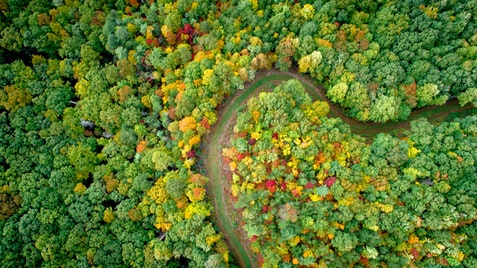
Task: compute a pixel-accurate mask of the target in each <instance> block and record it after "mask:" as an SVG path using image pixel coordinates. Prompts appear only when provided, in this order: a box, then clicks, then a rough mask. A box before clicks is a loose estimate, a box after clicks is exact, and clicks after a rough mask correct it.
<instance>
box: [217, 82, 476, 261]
mask: <svg viewBox="0 0 477 268" xmlns="http://www.w3.org/2000/svg"><path fill="white" fill-rule="evenodd" d="M326 113H327V105H326V104H325V103H322V102H320V101H316V102H312V101H311V99H310V98H309V97H308V95H306V94H305V92H304V89H303V87H302V86H301V84H300V83H299V82H298V81H294V80H290V81H288V82H285V83H283V84H281V85H280V86H279V87H277V88H275V89H274V91H273V92H271V93H261V94H260V95H259V96H258V97H257V98H252V99H250V100H249V101H248V104H247V110H246V111H243V112H242V113H240V114H239V115H238V118H237V125H236V126H235V129H234V132H235V133H234V136H233V138H232V140H231V146H230V147H229V148H225V149H224V158H225V161H226V162H227V163H228V165H229V167H230V173H229V176H228V179H229V183H230V184H231V187H230V189H231V192H230V194H231V196H232V197H233V198H234V199H235V207H236V208H237V209H239V211H240V213H241V218H242V220H243V223H244V225H243V229H244V230H245V231H246V232H247V235H248V238H249V239H250V241H251V242H252V244H251V247H252V249H253V250H254V251H256V252H257V253H259V254H260V255H261V256H262V258H263V265H264V267H276V266H277V265H279V266H280V267H289V266H290V265H291V264H295V265H313V264H315V265H316V264H319V265H322V266H323V267H352V266H353V265H356V266H366V267H378V266H380V265H382V264H383V263H385V264H386V265H387V267H411V266H419V267H433V265H443V266H446V265H451V266H458V265H464V266H465V267H475V265H477V251H476V247H475V246H476V244H475V243H476V242H477V222H475V220H476V219H477V207H476V201H477V191H476V190H477V187H476V182H477V176H476V174H477V170H476V165H475V161H476V160H477V152H476V151H475V148H477V118H476V117H467V118H464V119H459V120H456V121H452V122H450V123H443V124H441V125H440V126H438V127H436V126H433V125H431V124H429V123H428V122H427V121H426V120H424V119H423V120H419V121H415V122H413V123H412V126H411V131H410V135H409V137H407V138H405V139H402V140H400V139H397V138H393V137H391V136H389V135H387V134H379V135H378V136H377V137H376V138H375V140H374V141H373V142H372V143H371V144H370V145H367V144H366V143H365V142H364V139H363V138H361V137H359V136H356V135H354V134H351V133H350V131H349V127H348V126H347V125H344V124H343V123H342V122H341V120H340V119H330V118H327V117H325V114H326ZM358 264H360V265H358ZM320 267H321V266H320Z"/></svg>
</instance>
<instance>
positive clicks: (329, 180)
mask: <svg viewBox="0 0 477 268" xmlns="http://www.w3.org/2000/svg"><path fill="white" fill-rule="evenodd" d="M335 182H336V178H335V177H329V178H327V179H326V180H325V184H326V186H328V188H329V187H331V186H332V185H333V184H335Z"/></svg>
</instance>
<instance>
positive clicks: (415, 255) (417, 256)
mask: <svg viewBox="0 0 477 268" xmlns="http://www.w3.org/2000/svg"><path fill="white" fill-rule="evenodd" d="M411 255H412V256H413V257H414V259H417V258H419V251H417V249H415V248H412V249H411Z"/></svg>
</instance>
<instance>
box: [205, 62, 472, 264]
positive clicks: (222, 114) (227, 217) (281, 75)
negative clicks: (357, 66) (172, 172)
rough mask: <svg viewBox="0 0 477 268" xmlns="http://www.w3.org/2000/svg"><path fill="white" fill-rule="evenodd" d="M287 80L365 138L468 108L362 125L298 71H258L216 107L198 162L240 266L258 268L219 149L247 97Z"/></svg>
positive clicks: (423, 112) (436, 110)
mask: <svg viewBox="0 0 477 268" xmlns="http://www.w3.org/2000/svg"><path fill="white" fill-rule="evenodd" d="M289 79H297V80H300V81H301V82H302V83H303V85H304V86H305V90H306V92H307V93H308V94H309V95H310V96H311V97H312V99H314V100H323V101H326V102H327V103H328V104H329V106H330V113H329V115H330V116H331V117H339V118H341V119H342V120H343V121H344V122H345V123H347V124H348V125H350V128H351V131H352V132H353V133H355V134H360V135H363V136H366V137H372V136H373V135H375V134H377V133H381V132H390V131H393V130H396V129H402V128H408V127H409V123H410V121H412V120H416V119H418V118H420V117H426V118H428V117H441V116H445V115H448V114H450V113H453V112H461V111H465V110H469V109H470V108H471V106H464V107H460V106H459V105H458V103H457V100H452V101H449V102H448V103H446V104H445V105H444V106H440V107H435V106H431V107H426V108H423V109H418V110H415V111H413V112H412V113H411V115H410V116H409V119H408V120H406V121H404V122H390V123H384V124H380V123H363V122H360V121H357V120H355V119H352V118H350V117H347V116H346V115H345V114H344V111H343V110H342V109H341V108H339V107H338V106H336V105H335V104H334V103H332V102H331V101H330V100H329V99H328V98H326V96H325V91H324V89H323V87H322V86H320V85H318V84H316V83H314V82H313V80H312V79H311V78H309V77H306V76H303V75H301V74H299V73H297V72H280V71H277V70H268V71H264V72H260V73H259V74H258V75H257V77H256V78H255V80H254V81H253V82H250V83H246V85H245V89H244V90H241V91H237V92H236V93H235V94H234V95H233V96H231V97H229V98H228V99H226V100H225V101H224V104H223V106H221V107H220V108H219V112H218V115H217V117H218V120H217V123H216V124H214V125H213V127H212V128H211V132H210V134H209V135H207V136H206V137H205V140H204V142H203V143H202V147H203V148H202V149H203V153H202V156H201V160H202V161H201V162H203V163H204V166H205V169H206V173H207V176H208V178H209V182H208V183H207V194H208V196H209V197H210V200H211V202H212V205H213V206H214V215H213V216H214V219H215V222H216V223H217V225H218V227H219V228H220V230H221V232H222V233H223V234H224V238H225V241H226V242H227V244H228V246H229V249H230V250H231V253H232V255H233V256H234V258H235V260H236V261H237V262H238V264H239V265H240V266H241V267H258V264H257V262H256V257H257V256H256V254H254V253H253V252H252V251H251V250H250V244H249V241H248V239H247V236H246V234H245V232H244V231H243V230H242V228H241V227H240V226H238V222H239V218H240V216H239V215H238V213H237V211H236V210H235V209H234V208H233V204H232V201H231V200H230V196H229V190H228V188H229V187H230V185H229V182H228V181H227V180H226V172H225V169H224V167H223V163H222V148H224V147H226V146H227V145H228V143H229V137H230V134H231V133H232V128H233V126H234V124H235V121H236V115H237V111H238V110H239V108H240V107H243V105H245V104H246V102H247V100H248V99H249V98H250V97H252V96H254V95H257V94H258V93H259V92H261V91H268V90H271V89H272V88H273V86H275V85H278V84H280V83H281V82H283V81H286V80H289Z"/></svg>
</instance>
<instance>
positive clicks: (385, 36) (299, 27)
mask: <svg viewBox="0 0 477 268" xmlns="http://www.w3.org/2000/svg"><path fill="white" fill-rule="evenodd" d="M295 2H296V3H295ZM476 8H477V4H476V3H475V1H440V2H436V3H432V4H430V3H428V2H427V1H410V0H409V1H391V2H386V1H378V2H375V1H354V0H350V1H338V0H333V1H301V3H299V2H298V1H294V3H290V2H289V1H284V2H280V1H256V0H250V1H209V0H205V1H192V0H178V1H163V0H159V1H155V0H144V1H138V0H125V1H123V0H117V1H116V0H86V1H77V0H53V1H40V0H33V1H17V0H0V202H1V206H0V230H1V231H2V239H1V240H0V259H1V260H2V262H1V266H3V267H24V266H25V267H38V266H44V267H86V266H98V267H101V266H102V267H120V266H127V267H129V266H133V267H143V266H159V267H161V266H168V267H175V266H184V265H189V266H192V267H221V266H227V265H228V264H229V263H230V262H232V261H229V253H228V249H227V247H226V244H225V242H224V240H223V238H222V236H221V235H220V234H219V233H218V231H217V230H216V228H215V226H214V225H213V223H212V221H211V218H210V214H211V210H212V206H211V205H210V202H209V201H208V200H207V198H206V190H205V186H204V185H205V183H206V181H207V178H206V177H204V176H203V175H201V174H199V172H198V168H197V163H196V162H197V158H198V156H199V155H200V153H201V152H200V150H199V145H200V143H201V140H202V138H203V136H204V135H205V134H206V133H207V131H208V129H209V128H210V126H211V125H212V124H214V123H215V122H216V121H217V115H216V110H217V107H218V105H219V104H221V103H222V102H223V100H224V98H225V97H226V96H228V95H230V94H232V93H234V92H235V91H236V90H237V89H241V88H242V87H243V83H244V81H248V80H252V79H253V78H254V77H255V74H256V73H257V71H259V70H260V69H263V68H272V67H276V68H279V69H288V68H291V67H294V68H298V70H299V71H300V72H304V73H309V74H310V75H311V76H313V77H314V78H316V79H317V80H318V81H321V82H323V83H324V84H325V86H326V88H327V89H328V95H329V97H330V98H331V99H332V100H333V101H335V102H337V103H339V104H341V105H342V106H343V107H345V108H346V109H348V112H349V114H350V115H352V116H354V117H357V118H359V119H361V120H372V121H387V120H394V119H402V118H405V117H406V116H407V114H408V113H409V111H410V109H411V108H413V107H421V106H425V105H429V104H440V103H443V102H444V101H445V100H446V99H448V98H450V97H458V98H459V100H460V102H461V103H462V104H465V103H474V105H475V104H476V103H477V90H476V88H475V81H476V73H477V66H476V57H477V53H476V51H477V49H476V47H477V35H476V34H475V32H476V29H475V28H476V21H475V12H476ZM289 93H290V94H291V92H289ZM296 94H301V93H299V92H298V93H296ZM293 96H294V95H293ZM303 98H304V100H303V101H305V102H306V100H305V99H306V97H303ZM289 104H290V103H289V102H286V103H283V105H289ZM289 109H293V107H292V106H291V107H289ZM325 111H326V107H325V106H323V105H322V104H320V103H317V104H314V105H311V106H310V107H309V111H308V112H307V113H309V115H308V116H310V118H311V119H310V120H311V121H310V122H311V123H310V125H309V126H307V127H308V129H310V130H311V129H313V128H314V127H316V125H319V124H323V125H327V126H328V127H329V128H330V129H335V127H339V129H341V130H342V131H343V133H338V132H336V131H335V132H333V134H332V135H331V134H330V135H328V136H329V139H330V140H333V141H336V142H339V143H341V142H345V141H348V140H349V141H350V142H351V140H353V139H355V140H356V141H355V143H356V146H358V145H359V146H362V140H361V139H360V138H357V137H351V136H350V135H348V134H347V132H346V131H347V130H346V127H345V126H343V125H342V124H340V123H338V122H336V121H333V120H331V121H329V122H328V121H327V120H325V119H323V122H322V123H321V121H322V119H319V120H318V119H317V118H322V116H323V115H324V114H325ZM313 118H314V119H313ZM278 119H279V118H264V119H263V120H269V122H271V123H273V122H274V120H278ZM313 120H315V121H313ZM469 120H472V119H466V120H463V121H462V122H456V123H453V124H454V125H444V126H441V127H439V128H435V127H433V126H431V125H428V124H425V123H423V122H420V123H417V124H416V126H418V127H421V128H424V129H425V130H426V131H427V132H425V133H428V134H429V135H428V136H420V135H418V134H417V132H416V134H415V135H416V137H415V138H413V136H412V135H411V136H410V139H409V140H410V141H413V142H415V145H414V146H415V148H418V149H420V150H421V151H422V152H425V150H426V149H425V148H427V147H426V146H431V147H432V146H437V145H435V141H434V140H432V139H436V138H437V137H438V136H437V135H436V134H435V133H437V132H439V131H440V132H442V135H441V136H439V137H441V138H445V139H446V141H447V140H450V139H452V140H453V141H455V146H456V147H455V148H458V147H457V146H468V147H469V148H472V146H474V143H473V138H472V137H475V130H473V129H472V127H471V126H470V125H471V123H472V122H470V121H469ZM455 124H457V125H455ZM457 126H459V127H460V128H457ZM284 127H285V126H284ZM448 129H457V130H455V131H456V132H455V134H452V135H454V136H452V135H451V134H446V133H448ZM431 130H432V131H431ZM428 131H431V132H428ZM449 131H450V130H449ZM453 131H454V130H453ZM440 132H439V133H440ZM449 133H454V132H452V131H451V132H449ZM459 133H460V134H459ZM335 134H336V136H334V135H335ZM309 135H312V133H309ZM465 135H467V136H465ZM450 136H452V138H449V137H450ZM421 137H422V138H421ZM425 137H428V138H425ZM467 137H469V138H468V139H467ZM311 138H313V137H312V136H310V139H311ZM315 138H316V137H315ZM464 138H465V139H464ZM341 139H343V141H341ZM380 139H381V140H380ZM383 139H384V140H383ZM388 139H391V138H389V137H387V136H382V137H378V139H377V141H376V142H375V143H376V144H378V143H377V142H379V141H381V142H382V143H383V144H387V140H388ZM429 140H431V141H432V142H429ZM395 142H396V143H398V144H404V143H402V142H397V141H395ZM408 144H411V143H410V142H408ZM242 145H243V144H242ZM402 146H404V145H402ZM419 146H420V147H419ZM421 147H422V148H421ZM431 147H429V148H431ZM370 148H374V147H370ZM378 148H379V147H376V149H375V151H373V150H374V149H373V150H371V149H369V150H370V151H369V159H375V160H373V161H375V162H376V163H379V164H382V163H381V162H382V161H381V160H380V159H384V155H385V153H382V152H381V151H380V150H379V149H378ZM385 148H388V147H385ZM403 148H404V147H403ZM432 148H434V147H432ZM459 148H460V147H459ZM474 148H475V146H474ZM392 149H393V148H388V149H387V150H392ZM403 150H404V149H403ZM429 150H430V149H429ZM432 150H434V149H432ZM435 150H440V149H435ZM442 150H444V149H442ZM449 150H451V149H449ZM452 150H453V151H451V152H450V153H448V152H445V153H444V154H437V153H436V152H434V151H429V152H428V153H426V154H424V153H422V155H427V157H428V158H429V159H431V160H432V161H444V162H443V163H447V165H446V166H449V170H452V172H454V173H455V174H454V173H452V172H450V171H449V172H447V171H446V172H444V171H441V173H442V174H447V173H449V183H448V184H449V185H450V186H451V188H450V189H452V190H450V192H452V191H457V190H454V189H456V186H455V185H456V183H455V182H454V181H453V180H457V179H455V178H463V175H462V174H461V173H463V172H464V173H465V174H471V172H472V165H473V162H472V160H469V159H471V158H470V155H472V152H470V151H469V150H467V151H468V153H467V155H462V154H461V153H460V151H459V150H457V149H454V147H453V148H452ZM461 150H464V149H461ZM464 151H465V150H464ZM317 152H318V151H317ZM441 155H442V156H441ZM373 157H374V158H373ZM396 157H398V160H389V161H391V162H392V163H394V162H393V161H398V163H400V161H401V162H402V161H404V162H405V163H408V164H409V165H410V163H411V162H407V161H408V160H407V159H406V160H402V159H401V157H403V156H402V155H401V154H399V153H397V156H396ZM438 157H439V158H438ZM448 158H449V159H448ZM330 159H332V158H330ZM399 159H401V160H399ZM413 159H421V158H419V157H415V158H413ZM435 159H440V160H435ZM456 159H457V160H459V159H462V161H461V162H459V161H458V163H459V165H461V166H462V168H461V169H460V171H459V170H455V168H454V166H453V165H454V164H453V163H454V162H455V161H456ZM342 161H347V160H346V159H345V160H342ZM363 161H364V160H363ZM370 161H371V160H370ZM386 161H387V160H386ZM409 161H410V160H409ZM413 161H414V160H413ZM420 161H422V162H424V163H426V164H428V165H430V163H432V161H427V158H426V159H421V160H420ZM446 161H447V162H446ZM452 161H454V162H452ZM373 163H374V162H373ZM462 163H463V164H462ZM373 165H374V164H373ZM376 165H378V164H376ZM416 165H417V164H416ZM442 166H444V164H435V166H430V167H429V168H428V169H426V170H427V171H428V172H429V174H431V175H432V176H434V175H433V174H435V173H436V171H435V170H434V169H438V168H441V167H442ZM464 167H465V168H464ZM380 168H381V167H380ZM380 168H378V169H377V170H381V169H380ZM394 168H396V166H394ZM409 168H410V169H409V171H413V172H414V169H412V168H413V166H410V167H409ZM415 169H417V168H415ZM391 170H394V169H392V168H391ZM427 171H426V172H427ZM373 172H378V171H373ZM379 172H381V171H379ZM379 172H378V173H376V174H377V175H370V176H371V177H372V178H374V179H377V178H380V177H384V176H385V175H383V174H381V173H379ZM396 172H398V171H396ZM399 172H401V171H399ZM399 172H398V173H397V174H401V173H399ZM402 172H404V171H402ZM422 172H424V171H422ZM459 172H460V173H459ZM372 174H375V173H372ZM384 174H387V173H384ZM403 174H405V173H403ZM419 174H421V173H418V174H417V175H415V176H416V179H419V178H421V177H422V176H424V175H419ZM424 174H427V173H424ZM451 174H454V175H451ZM431 175H429V176H431ZM396 176H397V175H396ZM399 176H401V175H399ZM402 176H404V175H402ZM409 176H411V178H412V175H409ZM420 176H421V177H420ZM429 176H428V177H429ZM452 176H454V177H452ZM468 177H469V178H474V177H472V176H471V175H468ZM451 178H452V180H451ZM388 180H389V181H390V182H389V183H390V185H391V182H392V181H393V180H392V179H391V178H389V179H388ZM409 180H411V179H409ZM470 181H471V179H469V182H467V183H470ZM436 183H437V182H436ZM411 184H412V183H411ZM297 185H298V184H297ZM337 185H338V184H337ZM471 186H472V184H471V183H470V186H468V187H467V188H472V187H471ZM400 187H401V186H400ZM403 187H404V186H403ZM399 189H401V188H399ZM403 189H404V188H403ZM419 189H421V188H419ZM431 189H433V188H431ZM388 190H389V189H388ZM403 191H404V190H403ZM392 193H393V192H392V191H390V190H389V191H388V194H389V195H391V194H392ZM426 193H427V192H426ZM439 194H444V193H441V192H439V191H437V192H436V195H439ZM466 194H467V195H466V196H468V200H470V201H468V200H467V199H462V200H464V201H462V200H461V199H459V200H456V201H445V202H451V203H452V202H453V203H452V205H454V206H456V207H457V210H456V211H461V209H460V208H459V206H458V202H465V203H466V204H468V205H467V206H470V208H474V207H475V206H474V204H473V203H472V202H473V201H472V200H473V198H474V197H473V192H472V191H469V192H466ZM446 195H447V193H446ZM325 196H326V195H325ZM376 198H377V197H376ZM382 198H383V200H388V199H386V198H385V197H382ZM423 198H424V197H423ZM426 198H434V197H433V196H431V197H426ZM377 200H378V199H377ZM426 200H427V199H426ZM388 201H389V200H388ZM376 202H378V201H376ZM389 202H390V204H389V205H394V203H392V202H391V201H389ZM396 202H397V201H396ZM403 202H404V201H403ZM445 202H444V203H443V204H447V203H445ZM449 204H450V203H449ZM376 206H377V205H376ZM378 208H379V207H378ZM470 208H469V209H470ZM416 211H419V210H416ZM415 213H417V212H415ZM466 213H467V214H465V215H461V214H459V215H457V216H456V217H455V218H452V219H451V222H452V223H454V222H456V221H460V220H467V219H468V218H469V219H470V218H472V215H474V214H473V210H470V211H468V212H466ZM376 215H377V214H376ZM342 224H343V226H344V223H342ZM447 227H448V226H446V228H447ZM469 228H470V227H469ZM444 229H445V228H444ZM444 229H443V230H444ZM447 229H448V228H447ZM459 232H462V231H461V228H459V229H456V231H455V232H454V233H459ZM466 232H468V233H469V234H468V237H463V236H459V238H458V239H457V238H456V239H454V240H452V241H453V244H452V246H453V248H454V247H455V250H456V251H455V252H457V253H455V252H454V253H455V254H458V252H459V251H458V250H460V251H462V252H463V253H464V254H465V256H466V258H463V259H460V257H459V256H460V255H455V254H454V253H448V256H450V257H449V258H454V259H456V260H457V261H461V260H462V261H463V262H466V261H467V262H469V263H470V262H471V260H472V259H471V256H472V253H471V252H470V251H469V249H468V248H472V247H471V246H468V242H467V241H471V238H472V237H473V229H469V230H468V231H466ZM408 233H412V231H409V232H408ZM437 233H438V232H437ZM437 233H436V234H434V232H431V234H432V235H435V236H438V234H437ZM454 233H446V235H447V234H448V235H453V234H454ZM431 234H425V235H421V237H428V236H429V237H432V236H431ZM380 235H381V234H380ZM439 235H440V233H439ZM430 239H434V238H430ZM436 239H437V238H436ZM436 239H434V240H432V241H441V240H436ZM359 241H361V240H359ZM446 241H447V240H446ZM376 243H377V244H379V243H381V242H379V243H378V242H376ZM383 243H384V242H383ZM432 243H434V244H432ZM432 243H431V244H432V245H435V243H438V242H432ZM439 243H440V242H439ZM377 244H376V245H377ZM441 244H442V243H441ZM379 245H381V244H379ZM445 246H446V248H449V247H450V246H448V245H445ZM386 248H389V250H388V251H389V252H391V251H390V250H391V249H393V248H392V247H386ZM416 248H418V247H417V246H416ZM379 250H381V249H379ZM382 250H384V251H385V250H386V249H382ZM417 250H418V251H419V252H428V251H425V250H421V249H420V248H418V249H417ZM403 252H404V251H403ZM432 254H433V253H432ZM446 254H447V253H446ZM453 254H454V255H453ZM353 256H354V255H353ZM419 256H420V258H422V257H423V255H422V254H421V255H419ZM350 258H352V256H351V257H350ZM369 259H372V258H369ZM343 261H346V260H343Z"/></svg>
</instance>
